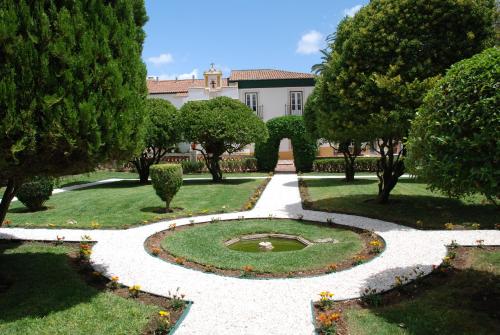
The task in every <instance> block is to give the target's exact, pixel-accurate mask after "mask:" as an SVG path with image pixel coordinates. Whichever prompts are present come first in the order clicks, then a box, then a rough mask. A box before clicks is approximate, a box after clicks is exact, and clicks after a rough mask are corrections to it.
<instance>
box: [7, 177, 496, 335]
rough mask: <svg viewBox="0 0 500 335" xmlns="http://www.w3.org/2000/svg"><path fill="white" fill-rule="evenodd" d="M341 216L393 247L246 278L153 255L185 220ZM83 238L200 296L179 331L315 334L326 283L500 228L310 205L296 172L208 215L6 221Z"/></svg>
mask: <svg viewBox="0 0 500 335" xmlns="http://www.w3.org/2000/svg"><path fill="white" fill-rule="evenodd" d="M298 214H300V215H303V216H304V219H306V220H312V221H319V222H326V221H327V219H333V220H334V221H335V222H336V223H338V224H342V225H346V226H351V227H357V228H362V229H369V230H372V231H374V232H375V233H376V234H378V235H380V236H381V237H382V238H383V239H384V240H385V243H386V249H385V250H384V252H383V253H382V254H380V256H378V257H376V258H374V259H373V260H372V261H370V262H367V263H364V264H362V265H358V266H355V267H353V268H351V269H348V270H345V271H340V272H337V273H331V274H326V275H322V276H316V277H308V278H287V279H267V280H257V279H242V278H234V277H224V276H220V275H216V274H211V273H204V272H200V271H196V270H192V269H187V268H184V267H182V266H179V265H176V264H172V263H168V262H166V261H163V260H161V259H158V258H155V257H153V256H151V255H149V254H148V253H147V252H146V251H145V249H144V241H145V240H146V239H147V238H148V237H149V236H151V235H152V234H154V233H157V232H160V231H163V230H165V229H168V226H169V224H170V223H172V222H175V223H176V224H177V225H178V226H180V225H185V224H189V223H190V222H189V221H190V220H195V223H199V222H207V221H210V220H211V219H212V218H213V217H217V218H219V219H220V220H231V219H236V218H238V217H239V216H244V217H245V218H268V217H269V215H272V216H274V217H276V218H296V217H297V215H298ZM57 235H59V236H65V237H66V240H73V241H78V240H79V239H80V236H82V235H90V236H91V237H92V239H93V240H95V241H97V243H96V244H95V246H94V248H93V253H92V257H91V262H92V264H93V266H94V267H95V268H96V269H97V270H98V271H101V272H103V273H104V274H105V275H106V276H108V277H110V276H113V275H116V276H119V278H120V282H121V283H122V284H124V285H127V286H131V285H134V284H138V285H141V288H142V289H143V290H144V291H147V292H150V293H153V294H158V295H164V296H166V295H168V293H169V291H175V290H176V289H177V288H179V289H180V292H181V293H184V294H186V298H187V299H189V300H192V301H193V302H194V303H193V305H192V307H191V309H190V311H189V313H188V314H187V317H186V318H185V319H184V321H183V322H182V323H181V325H180V326H179V328H178V330H177V332H176V334H190V335H193V334H204V335H208V334H218V335H222V334H271V335H278V334H287V335H288V334H299V335H304V334H313V333H314V325H313V315H312V313H311V302H312V301H315V300H318V297H319V296H318V293H319V292H321V291H324V290H328V291H331V292H333V293H334V294H335V298H336V299H337V300H342V299H352V298H357V297H359V296H360V295H361V292H362V291H363V290H364V289H365V288H367V287H370V288H374V289H376V290H378V291H385V290H389V289H390V288H391V287H392V286H393V283H394V277H395V276H407V277H408V278H409V279H410V280H411V279H414V278H415V276H416V273H415V272H417V273H418V272H421V273H422V274H428V273H430V272H431V271H432V266H433V265H438V264H440V263H441V260H442V259H443V257H445V255H446V252H447V250H446V245H449V244H450V243H451V242H452V240H455V241H456V243H458V244H459V245H476V241H477V240H479V239H481V240H484V244H485V245H500V231H492V230H489V231H485V230H482V231H479V230H475V231H420V230H416V229H412V228H408V227H404V226H400V225H397V224H394V223H390V222H385V221H381V220H375V219H369V218H365V217H359V216H354V215H344V214H334V213H324V212H316V211H309V210H303V209H302V206H301V199H300V194H299V189H298V177H297V175H295V174H277V175H275V176H274V177H273V178H272V180H271V181H270V183H269V184H268V186H267V188H266V190H265V191H264V193H263V194H262V196H261V198H260V199H259V201H258V202H257V204H256V206H255V208H254V209H253V210H251V211H248V212H239V213H226V214H220V215H207V216H200V217H195V218H185V219H176V220H171V221H162V222H158V223H155V224H151V225H147V226H141V227H137V228H132V229H128V230H93V231H89V230H70V229H58V230H54V229H20V228H4V229H0V238H14V239H24V240H54V239H55V238H56V236H57Z"/></svg>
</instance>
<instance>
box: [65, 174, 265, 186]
mask: <svg viewBox="0 0 500 335" xmlns="http://www.w3.org/2000/svg"><path fill="white" fill-rule="evenodd" d="M265 176H267V173H260V172H249V173H225V174H224V177H265ZM110 178H122V179H138V178H139V176H138V175H137V173H135V172H114V171H96V172H89V173H83V174H77V175H71V176H64V177H61V178H60V181H59V184H58V185H57V186H58V187H66V186H71V185H79V184H86V183H91V182H95V181H99V180H104V179H110ZM184 178H211V175H210V174H209V173H192V174H184Z"/></svg>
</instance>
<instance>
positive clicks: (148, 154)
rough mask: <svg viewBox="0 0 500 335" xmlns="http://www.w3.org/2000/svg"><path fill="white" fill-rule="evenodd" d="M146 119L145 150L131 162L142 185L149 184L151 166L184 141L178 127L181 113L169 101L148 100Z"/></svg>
mask: <svg viewBox="0 0 500 335" xmlns="http://www.w3.org/2000/svg"><path fill="white" fill-rule="evenodd" d="M145 118H146V120H145V126H144V145H145V148H144V150H143V151H142V153H140V154H139V155H138V156H136V157H134V159H133V160H132V161H131V162H132V164H134V166H135V168H136V170H137V172H138V173H139V180H140V183H141V184H147V183H148V180H149V168H150V167H151V165H153V164H158V163H159V162H160V161H161V159H162V158H163V157H165V155H166V154H167V152H168V151H169V150H171V149H172V148H174V147H175V145H176V144H177V143H179V142H180V141H181V139H182V130H181V129H180V128H179V125H178V122H179V112H178V110H177V109H176V108H175V107H174V105H172V104H171V103H170V102H169V101H167V100H164V99H147V100H146V108H145Z"/></svg>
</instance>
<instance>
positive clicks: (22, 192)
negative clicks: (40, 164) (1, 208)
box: [16, 176, 54, 212]
mask: <svg viewBox="0 0 500 335" xmlns="http://www.w3.org/2000/svg"><path fill="white" fill-rule="evenodd" d="M53 190H54V179H53V178H51V177H42V176H39V177H33V178H31V179H29V180H28V181H26V182H24V183H23V184H22V185H21V187H19V189H18V190H17V193H16V196H17V199H18V200H19V201H21V202H22V203H23V204H24V205H25V206H26V207H28V209H29V210H30V211H32V212H35V211H39V210H41V209H43V204H44V203H45V201H47V200H49V198H50V196H51V195H52V191H53Z"/></svg>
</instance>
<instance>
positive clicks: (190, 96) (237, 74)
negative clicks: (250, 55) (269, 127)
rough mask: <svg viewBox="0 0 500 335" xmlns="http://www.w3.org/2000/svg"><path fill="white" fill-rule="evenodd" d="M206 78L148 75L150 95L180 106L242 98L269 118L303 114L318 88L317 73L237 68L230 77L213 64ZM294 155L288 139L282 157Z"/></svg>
mask: <svg viewBox="0 0 500 335" xmlns="http://www.w3.org/2000/svg"><path fill="white" fill-rule="evenodd" d="M203 77H204V78H203V79H194V78H193V79H187V80H158V79H157V78H148V81H147V84H148V91H149V96H150V97H155V98H162V99H166V100H169V101H170V102H171V103H172V104H174V106H176V107H177V108H180V107H181V106H182V105H183V104H184V103H186V102H187V101H192V100H208V99H211V98H214V97H218V96H227V97H231V98H234V99H239V100H240V101H241V102H243V103H245V104H246V105H247V106H249V107H250V108H251V109H252V110H254V111H255V113H256V114H257V115H258V116H259V117H261V118H262V119H263V120H264V121H267V120H269V119H272V118H275V117H278V116H284V115H302V112H303V110H304V103H305V101H306V100H307V98H308V97H309V95H310V94H311V92H312V90H313V88H314V75H312V74H310V73H300V72H290V71H282V70H270V69H259V70H233V71H231V74H230V76H229V78H223V77H222V72H220V71H219V70H217V69H215V68H214V66H213V64H212V67H211V68H210V70H208V71H206V72H204V73H203ZM291 157H292V147H291V143H290V141H289V140H288V139H285V140H283V141H282V142H281V145H280V158H281V159H290V158H291Z"/></svg>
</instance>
